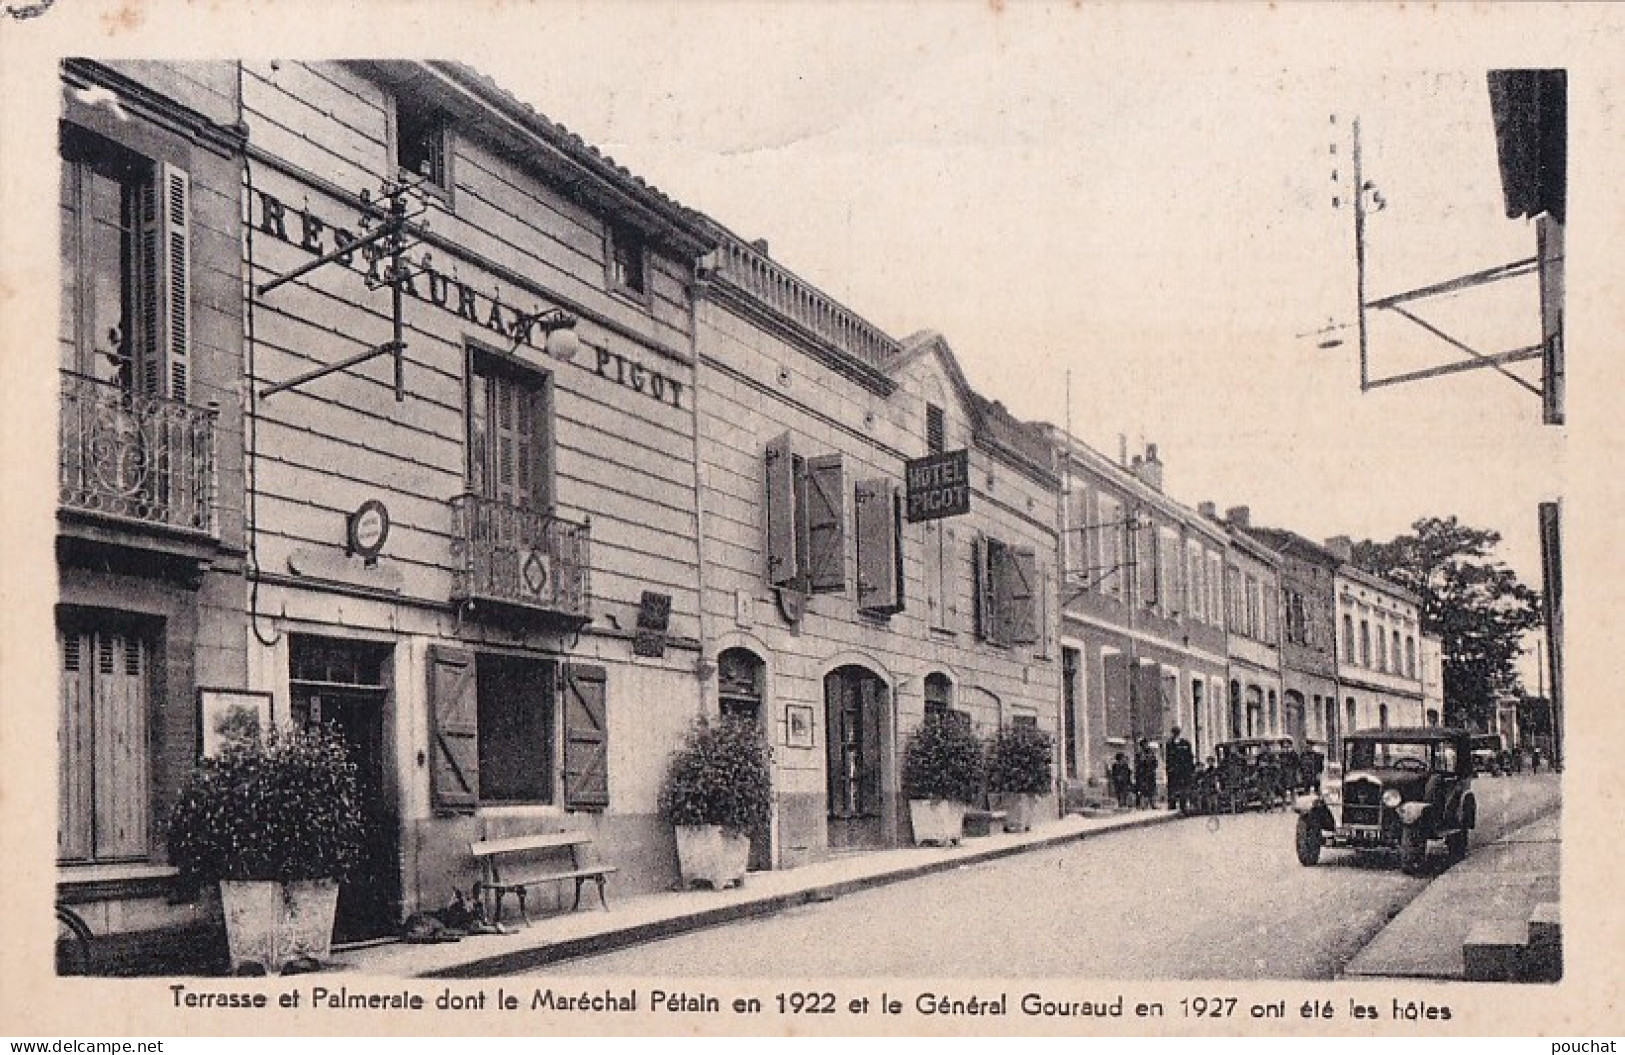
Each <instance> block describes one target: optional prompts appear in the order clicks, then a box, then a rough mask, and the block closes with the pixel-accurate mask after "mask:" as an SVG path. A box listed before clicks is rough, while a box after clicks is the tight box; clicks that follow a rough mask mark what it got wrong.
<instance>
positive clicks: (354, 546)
mask: <svg viewBox="0 0 1625 1055" xmlns="http://www.w3.org/2000/svg"><path fill="white" fill-rule="evenodd" d="M349 536H350V537H349V543H350V552H351V553H353V554H357V555H359V556H362V557H365V558H367V559H368V560H372V559H373V558H374V557H377V556H378V554H380V553H382V552H383V551H384V543H385V542H386V541H388V539H389V508H388V507H387V506H385V505H384V503H382V502H380V501H378V499H376V498H373V499H369V500H367V501H366V502H363V503H361V506H360V508H358V509H357V510H356V511H355V512H354V513H351V514H350V522H349Z"/></svg>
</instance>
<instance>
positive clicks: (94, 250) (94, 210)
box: [58, 129, 191, 399]
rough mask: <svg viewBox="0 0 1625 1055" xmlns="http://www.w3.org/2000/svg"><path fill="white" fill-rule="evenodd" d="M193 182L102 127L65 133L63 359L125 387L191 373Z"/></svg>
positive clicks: (156, 385)
mask: <svg viewBox="0 0 1625 1055" xmlns="http://www.w3.org/2000/svg"><path fill="white" fill-rule="evenodd" d="M190 195H191V184H190V180H189V179H188V177H187V174H186V173H185V172H184V171H182V170H181V169H178V168H176V167H175V166H173V165H168V164H164V163H154V162H152V161H149V160H148V159H146V158H143V157H140V156H139V155H136V154H134V153H131V152H130V151H128V150H125V149H124V148H123V147H120V146H118V145H116V144H114V143H112V142H111V141H109V140H106V139H103V138H101V137H100V136H96V135H92V134H90V133H86V132H83V131H81V130H78V129H70V130H68V131H66V132H64V134H63V139H62V205H61V232H62V263H63V268H62V271H63V277H62V300H61V310H62V315H61V320H60V329H59V333H58V341H59V347H60V361H61V364H62V368H63V369H65V370H68V371H70V372H72V373H76V374H80V375H83V376H86V377H89V378H92V379H94V380H96V381H101V382H104V383H106V384H109V385H113V386H116V387H117V388H119V389H121V390H123V391H124V392H125V393H126V394H129V395H144V396H153V397H158V398H174V399H185V398H186V392H187V387H188V384H189V382H190V372H191V370H190V365H191V364H190V354H189V353H190V328H189V306H190V305H189V298H190V294H189V290H188V283H189V263H190V256H191V253H190V245H189V243H190V238H191V230H190V218H189V211H190V202H189V198H190Z"/></svg>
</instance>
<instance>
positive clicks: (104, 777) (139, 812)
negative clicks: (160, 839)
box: [95, 630, 149, 860]
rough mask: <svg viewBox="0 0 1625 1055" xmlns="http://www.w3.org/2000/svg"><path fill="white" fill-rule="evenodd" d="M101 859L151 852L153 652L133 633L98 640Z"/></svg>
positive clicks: (101, 636)
mask: <svg viewBox="0 0 1625 1055" xmlns="http://www.w3.org/2000/svg"><path fill="white" fill-rule="evenodd" d="M95 693H96V703H95V725H96V729H95V743H96V790H95V794H96V857H97V859H98V860H110V859H114V858H132V857H141V856H143V855H145V853H146V851H147V824H148V819H149V814H148V802H149V798H148V790H147V650H146V642H145V641H144V640H142V639H141V638H140V637H139V636H137V635H135V634H132V633H129V632H127V631H120V632H116V633H109V632H108V631H106V630H103V631H101V632H100V633H98V634H97V635H96V689H95Z"/></svg>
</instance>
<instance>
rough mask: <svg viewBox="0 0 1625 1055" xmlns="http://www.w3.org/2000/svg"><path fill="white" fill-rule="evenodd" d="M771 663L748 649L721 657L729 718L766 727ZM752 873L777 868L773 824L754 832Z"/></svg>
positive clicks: (723, 703)
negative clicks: (766, 697) (764, 723)
mask: <svg viewBox="0 0 1625 1055" xmlns="http://www.w3.org/2000/svg"><path fill="white" fill-rule="evenodd" d="M766 692H767V664H765V663H763V662H762V659H761V657H760V656H758V655H757V654H756V653H754V652H752V651H751V650H750V649H748V648H730V649H727V650H726V651H724V652H723V653H722V654H721V655H719V656H718V657H717V706H718V708H719V709H720V710H721V711H722V715H723V717H725V718H740V719H743V720H745V721H750V722H755V723H756V724H758V725H761V724H763V715H764V714H765V713H766V708H765V707H764V706H763V699H764V697H765V695H766ZM747 867H749V868H750V870H751V871H753V872H755V871H765V870H767V869H769V868H772V867H773V830H772V824H771V822H767V823H764V824H762V825H761V826H760V827H758V828H755V829H753V830H752V831H751V832H750V862H749V864H748V866H747Z"/></svg>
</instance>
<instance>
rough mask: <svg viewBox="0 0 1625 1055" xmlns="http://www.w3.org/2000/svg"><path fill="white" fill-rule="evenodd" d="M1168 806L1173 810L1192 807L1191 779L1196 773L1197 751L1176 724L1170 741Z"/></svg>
mask: <svg viewBox="0 0 1625 1055" xmlns="http://www.w3.org/2000/svg"><path fill="white" fill-rule="evenodd" d="M1167 765H1168V808H1169V809H1171V810H1186V809H1189V808H1190V798H1191V779H1192V778H1193V777H1194V776H1195V775H1196V752H1195V751H1194V750H1192V748H1191V742H1190V741H1189V740H1187V739H1185V738H1184V737H1183V736H1181V735H1180V733H1179V726H1177V725H1176V726H1174V734H1173V737H1172V738H1171V739H1170V740H1169V741H1168V759H1167Z"/></svg>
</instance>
